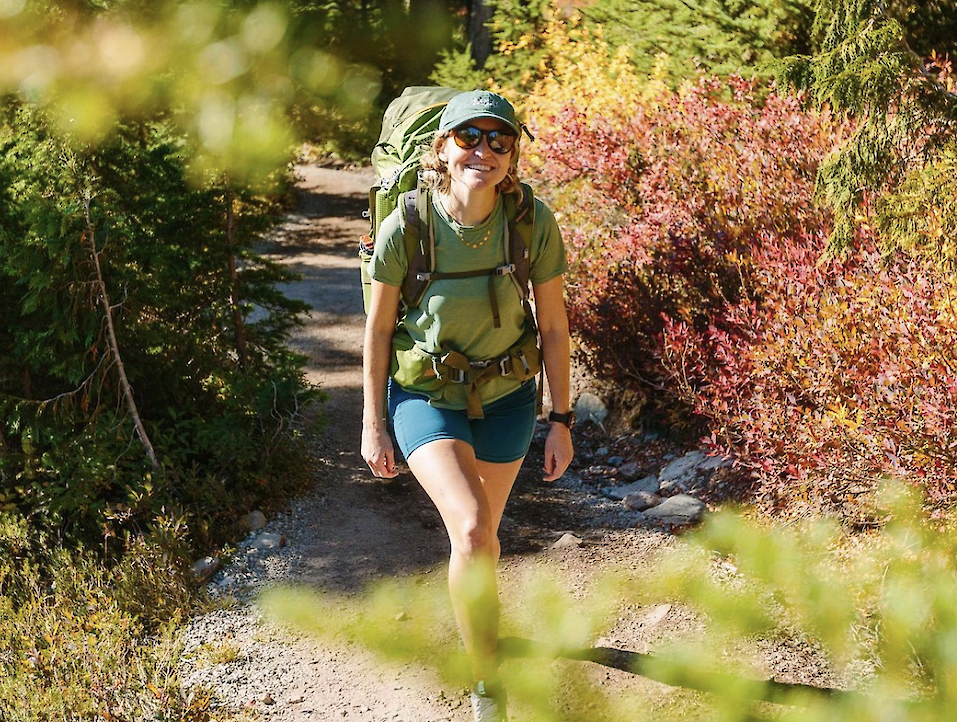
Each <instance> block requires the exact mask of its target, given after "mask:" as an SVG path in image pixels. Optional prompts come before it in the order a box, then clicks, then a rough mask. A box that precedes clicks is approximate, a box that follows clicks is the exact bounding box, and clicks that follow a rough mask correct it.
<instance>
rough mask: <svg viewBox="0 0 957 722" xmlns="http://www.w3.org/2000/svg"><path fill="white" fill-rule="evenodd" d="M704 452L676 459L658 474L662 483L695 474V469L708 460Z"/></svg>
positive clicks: (692, 453) (694, 452) (695, 452)
mask: <svg viewBox="0 0 957 722" xmlns="http://www.w3.org/2000/svg"><path fill="white" fill-rule="evenodd" d="M706 458H707V457H706V456H705V453H704V452H703V451H692V452H691V453H689V454H685V455H684V456H682V457H680V458H678V459H675V460H674V461H672V462H671V463H670V464H668V466H666V467H665V468H664V469H662V470H661V471H660V472H658V478H659V479H661V481H662V482H666V481H673V480H675V479H679V478H681V477H684V476H689V475H691V474H693V473H694V471H695V469H696V468H697V467H698V466H699V465H700V464H701V463H702V462H703V461H704V460H705V459H706Z"/></svg>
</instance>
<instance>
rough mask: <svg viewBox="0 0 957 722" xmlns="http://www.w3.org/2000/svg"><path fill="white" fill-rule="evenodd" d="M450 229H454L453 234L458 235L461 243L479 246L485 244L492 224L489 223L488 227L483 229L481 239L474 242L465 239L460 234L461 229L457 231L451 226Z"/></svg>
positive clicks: (490, 233)
mask: <svg viewBox="0 0 957 722" xmlns="http://www.w3.org/2000/svg"><path fill="white" fill-rule="evenodd" d="M452 230H453V231H455V235H457V236H458V237H459V240H460V241H462V243H464V244H465V245H466V246H468V247H469V248H481V247H482V246H484V245H485V242H486V241H487V240H488V239H489V236H491V235H492V224H491V223H490V224H489V226H488V228H486V229H485V235H484V236H482V240H481V241H477V242H475V243H472V242H471V241H467V240H465V236H464V235H463V234H462V232H461V231H459V229H458V228H455V227H453V228H452Z"/></svg>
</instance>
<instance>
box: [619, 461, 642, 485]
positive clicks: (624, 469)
mask: <svg viewBox="0 0 957 722" xmlns="http://www.w3.org/2000/svg"><path fill="white" fill-rule="evenodd" d="M618 473H619V474H621V478H622V479H624V480H625V481H634V480H635V479H637V478H638V476H639V474H641V467H640V466H638V464H637V463H635V462H634V461H629V462H628V463H627V464H622V465H621V466H619V467H618Z"/></svg>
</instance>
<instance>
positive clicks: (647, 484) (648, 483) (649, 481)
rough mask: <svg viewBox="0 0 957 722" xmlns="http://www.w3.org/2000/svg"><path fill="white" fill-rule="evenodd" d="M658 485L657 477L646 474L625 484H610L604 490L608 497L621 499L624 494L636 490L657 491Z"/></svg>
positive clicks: (626, 494)
mask: <svg viewBox="0 0 957 722" xmlns="http://www.w3.org/2000/svg"><path fill="white" fill-rule="evenodd" d="M659 488H660V485H659V483H658V477H657V476H655V475H654V474H652V475H651V476H646V477H645V478H644V479H639V480H638V481H634V482H632V483H631V484H626V485H625V486H612V487H609V488H607V489H605V490H604V492H603V493H604V494H605V496H607V497H608V498H609V499H614V500H615V501H623V500H624V498H625V497H626V496H628V495H629V494H633V493H635V492H638V491H650V492H651V493H653V494H654V493H657V492H658V489H659Z"/></svg>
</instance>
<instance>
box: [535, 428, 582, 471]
mask: <svg viewBox="0 0 957 722" xmlns="http://www.w3.org/2000/svg"><path fill="white" fill-rule="evenodd" d="M574 456H575V449H574V447H573V446H572V430H571V429H569V428H568V427H567V426H565V424H560V423H558V422H552V424H551V428H549V430H548V436H547V437H545V465H544V468H543V471H544V472H545V476H544V477H542V478H543V479H544V480H545V481H555V480H556V479H558V478H560V477H561V475H562V474H564V473H565V469H567V468H568V465H569V464H570V463H572V458H573V457H574Z"/></svg>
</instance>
